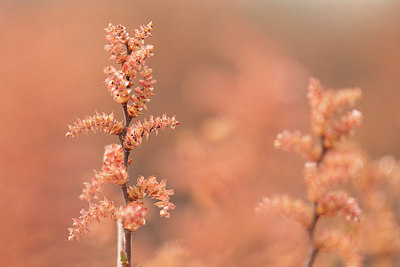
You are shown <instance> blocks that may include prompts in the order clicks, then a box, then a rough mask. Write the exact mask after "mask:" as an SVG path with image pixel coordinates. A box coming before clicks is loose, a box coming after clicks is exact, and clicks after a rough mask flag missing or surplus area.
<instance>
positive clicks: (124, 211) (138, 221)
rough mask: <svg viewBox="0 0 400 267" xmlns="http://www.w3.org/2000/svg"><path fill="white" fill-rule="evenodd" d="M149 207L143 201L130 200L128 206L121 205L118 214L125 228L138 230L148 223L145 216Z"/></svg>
mask: <svg viewBox="0 0 400 267" xmlns="http://www.w3.org/2000/svg"><path fill="white" fill-rule="evenodd" d="M146 214H147V208H146V207H145V206H144V205H143V203H138V202H129V203H128V205H127V206H125V207H120V208H119V210H118V211H117V212H116V216H117V217H118V219H119V220H120V221H121V223H122V225H123V226H124V228H125V229H127V230H129V231H136V230H137V229H139V227H140V226H142V225H145V224H146V220H145V218H144V217H145V216H146Z"/></svg>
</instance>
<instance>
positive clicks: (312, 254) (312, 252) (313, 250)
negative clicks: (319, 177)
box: [304, 136, 328, 267]
mask: <svg viewBox="0 0 400 267" xmlns="http://www.w3.org/2000/svg"><path fill="white" fill-rule="evenodd" d="M324 142H325V137H324V136H322V137H321V146H322V152H321V155H320V156H319V158H318V160H317V167H318V168H319V166H320V165H321V163H322V161H323V160H324V156H325V155H326V152H328V148H327V147H326V146H325V145H324ZM317 206H318V203H316V202H314V206H313V220H312V222H311V224H310V227H309V228H308V237H309V240H310V255H309V256H308V258H307V261H306V263H305V265H304V266H305V267H312V266H313V265H314V262H315V259H316V258H317V255H318V249H317V248H316V247H315V245H314V233H315V227H316V226H317V223H318V220H319V218H320V215H319V214H318V213H317Z"/></svg>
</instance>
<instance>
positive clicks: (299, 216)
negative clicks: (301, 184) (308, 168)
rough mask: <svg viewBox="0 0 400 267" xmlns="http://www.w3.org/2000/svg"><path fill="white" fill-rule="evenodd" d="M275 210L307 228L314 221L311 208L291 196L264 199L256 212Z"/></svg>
mask: <svg viewBox="0 0 400 267" xmlns="http://www.w3.org/2000/svg"><path fill="white" fill-rule="evenodd" d="M270 210H274V211H276V212H279V213H281V214H282V215H284V216H285V217H287V218H289V219H292V220H294V221H297V222H299V223H300V224H301V225H303V226H304V227H305V228H307V227H308V226H309V225H310V223H311V221H312V209H311V206H310V205H309V204H307V203H305V202H304V201H302V200H299V199H297V200H294V199H292V198H291V197H289V196H286V195H283V196H279V195H276V196H273V197H272V198H267V197H263V198H262V200H261V202H260V203H258V205H257V207H256V211H257V212H258V213H262V212H268V211H270Z"/></svg>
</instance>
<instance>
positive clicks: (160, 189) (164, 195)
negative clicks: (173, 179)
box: [128, 176, 175, 218]
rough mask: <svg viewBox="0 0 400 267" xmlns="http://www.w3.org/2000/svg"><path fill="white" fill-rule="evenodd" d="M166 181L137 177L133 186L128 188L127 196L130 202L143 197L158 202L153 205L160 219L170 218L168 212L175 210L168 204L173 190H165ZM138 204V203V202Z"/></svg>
mask: <svg viewBox="0 0 400 267" xmlns="http://www.w3.org/2000/svg"><path fill="white" fill-rule="evenodd" d="M166 185H167V179H163V180H161V182H159V183H158V182H157V178H156V177H154V176H150V177H147V178H146V179H145V178H144V177H143V176H139V177H138V179H137V183H136V185H135V186H129V187H128V196H129V198H130V200H132V201H140V200H141V199H143V198H144V197H145V196H148V197H151V198H152V199H157V200H159V202H157V203H155V204H154V205H156V206H157V207H158V208H160V209H161V210H160V216H161V217H166V218H169V217H170V213H169V212H170V211H171V210H173V209H174V208H175V205H174V204H173V203H171V202H169V199H170V196H172V195H173V194H174V190H173V189H169V190H167V189H166ZM139 203H140V202H139Z"/></svg>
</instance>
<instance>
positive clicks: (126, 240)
mask: <svg viewBox="0 0 400 267" xmlns="http://www.w3.org/2000/svg"><path fill="white" fill-rule="evenodd" d="M122 109H123V110H124V119H125V125H124V129H123V131H122V133H121V134H120V135H119V141H120V143H121V146H122V150H123V152H124V166H125V167H126V168H128V159H129V154H130V150H127V149H126V148H125V146H124V137H125V135H126V128H128V127H129V124H130V123H131V120H132V117H130V116H129V114H128V110H127V104H126V103H124V104H122ZM121 191H122V196H123V198H124V203H125V206H127V205H128V203H129V197H128V187H127V186H126V184H124V185H122V186H121ZM117 224H118V241H117V242H118V248H119V249H118V251H117V253H118V266H120V265H121V262H122V261H121V253H120V252H121V250H122V251H124V253H125V255H126V258H127V260H128V264H129V265H128V266H131V256H132V248H131V236H132V231H129V230H127V229H125V228H124V227H122V223H121V222H117ZM122 231H123V234H122V233H120V232H122ZM121 237H123V238H121Z"/></svg>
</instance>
